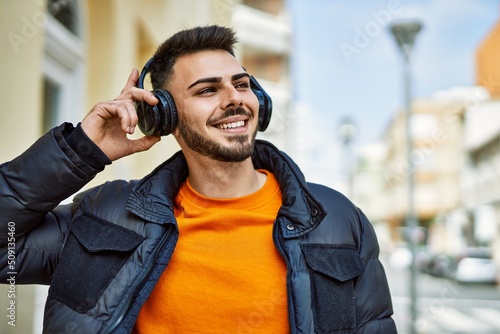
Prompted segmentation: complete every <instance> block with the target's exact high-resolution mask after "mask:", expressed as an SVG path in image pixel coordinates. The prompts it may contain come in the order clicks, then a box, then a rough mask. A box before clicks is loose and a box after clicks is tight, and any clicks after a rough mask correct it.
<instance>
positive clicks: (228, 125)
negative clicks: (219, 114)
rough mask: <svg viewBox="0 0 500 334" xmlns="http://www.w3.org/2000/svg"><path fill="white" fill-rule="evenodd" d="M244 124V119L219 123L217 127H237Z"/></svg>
mask: <svg viewBox="0 0 500 334" xmlns="http://www.w3.org/2000/svg"><path fill="white" fill-rule="evenodd" d="M242 126H245V121H238V122H233V123H225V124H219V125H217V127H218V128H219V129H234V128H239V127H242Z"/></svg>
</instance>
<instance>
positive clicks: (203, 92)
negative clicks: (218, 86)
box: [197, 87, 215, 95]
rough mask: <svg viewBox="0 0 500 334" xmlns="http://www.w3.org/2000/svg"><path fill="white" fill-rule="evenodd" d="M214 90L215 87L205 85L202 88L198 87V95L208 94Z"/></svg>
mask: <svg viewBox="0 0 500 334" xmlns="http://www.w3.org/2000/svg"><path fill="white" fill-rule="evenodd" d="M213 92H215V88H213V87H207V88H203V89H200V90H199V91H198V93H197V94H198V95H203V94H210V93H213Z"/></svg>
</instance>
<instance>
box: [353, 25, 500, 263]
mask: <svg viewBox="0 0 500 334" xmlns="http://www.w3.org/2000/svg"><path fill="white" fill-rule="evenodd" d="M499 46H500V21H498V20H497V22H496V24H495V25H494V27H492V29H491V30H490V31H489V32H488V34H487V35H486V36H484V38H483V39H482V40H481V41H479V43H478V47H477V49H476V54H475V56H476V58H475V67H476V68H475V70H476V85H475V86H471V87H451V88H449V89H448V90H446V91H442V92H436V93H435V94H434V95H433V96H431V97H428V98H419V99H415V100H414V101H413V104H412V113H413V114H412V120H411V122H412V129H411V131H412V136H413V148H414V149H413V152H412V155H411V157H412V158H411V161H408V159H407V154H406V145H405V144H406V143H405V138H406V133H405V113H404V112H402V111H399V112H397V113H395V114H394V116H393V118H392V120H391V121H390V122H389V124H388V126H387V128H386V131H385V133H384V136H383V141H382V145H383V149H382V150H378V152H380V154H374V153H373V148H367V149H368V150H372V152H371V153H370V154H361V155H360V159H359V161H358V167H357V171H356V179H355V193H354V201H355V202H356V203H357V204H359V206H360V207H363V208H367V210H366V211H367V212H366V213H367V215H368V216H369V217H370V218H372V217H373V218H372V220H373V221H382V222H386V223H387V224H388V226H389V227H390V231H391V233H392V239H393V240H395V241H403V240H404V235H403V230H404V229H403V227H404V226H405V217H406V213H407V211H408V207H407V206H408V192H407V186H408V182H407V178H408V165H409V164H410V163H411V164H412V165H413V167H414V178H415V190H414V191H415V193H414V200H415V203H414V205H415V211H416V216H417V219H418V222H419V226H420V227H422V228H421V229H420V231H421V232H422V233H421V235H420V236H421V239H420V240H419V241H420V242H421V243H422V244H426V245H427V246H428V248H429V250H430V251H431V252H433V253H437V254H439V253H441V254H448V255H455V256H460V255H464V254H465V253H466V252H467V251H468V250H470V249H477V248H482V249H486V250H490V251H491V254H492V256H493V258H494V260H495V261H496V263H497V265H498V267H499V268H500V62H499V61H498V59H500V47H499ZM377 179H378V180H379V182H376V181H375V180H377ZM380 181H381V182H380ZM367 185H369V186H367ZM373 194H375V195H373ZM373 207H375V208H373ZM370 208H372V209H370ZM377 208H378V209H377ZM380 208H381V210H379V209H380Z"/></svg>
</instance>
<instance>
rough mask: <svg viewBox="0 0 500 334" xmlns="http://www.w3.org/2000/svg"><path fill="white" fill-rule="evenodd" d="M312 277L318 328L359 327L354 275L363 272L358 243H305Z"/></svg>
mask: <svg viewBox="0 0 500 334" xmlns="http://www.w3.org/2000/svg"><path fill="white" fill-rule="evenodd" d="M300 246H301V249H302V253H303V254H304V257H305V260H306V263H307V267H308V270H309V275H310V278H311V298H312V305H313V307H312V308H313V317H314V328H315V332H316V333H319V334H324V333H337V334H339V333H352V332H353V331H355V329H356V304H355V299H354V279H355V278H356V277H358V276H359V275H360V274H361V273H362V272H363V262H362V261H361V258H360V257H359V254H358V252H357V250H356V248H355V247H352V246H348V245H330V244H301V245H300Z"/></svg>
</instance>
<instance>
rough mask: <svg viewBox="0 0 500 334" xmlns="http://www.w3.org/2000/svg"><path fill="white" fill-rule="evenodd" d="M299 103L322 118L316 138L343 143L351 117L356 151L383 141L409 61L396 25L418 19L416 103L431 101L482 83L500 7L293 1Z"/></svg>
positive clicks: (419, 0) (407, 0) (454, 2)
mask: <svg viewBox="0 0 500 334" xmlns="http://www.w3.org/2000/svg"><path fill="white" fill-rule="evenodd" d="M287 7H288V11H289V13H290V17H291V22H292V31H293V33H292V44H293V50H292V56H291V64H292V78H293V79H292V80H293V90H294V99H295V100H297V101H301V103H305V104H306V105H307V106H308V107H309V108H311V110H312V111H313V114H314V122H313V123H315V127H316V130H318V131H316V133H319V132H321V133H323V134H325V133H326V134H327V135H326V136H327V137H326V140H330V137H331V140H332V141H338V137H336V129H337V128H338V126H339V124H340V122H341V120H342V118H343V117H345V116H346V115H349V117H350V118H351V119H352V120H353V122H354V124H355V127H356V137H355V140H354V144H355V145H356V147H360V146H363V145H365V144H367V143H370V142H373V141H376V140H378V139H379V138H380V137H381V135H382V133H383V131H384V129H385V128H386V127H387V125H388V123H389V121H390V119H391V116H392V115H393V114H394V112H395V111H396V110H397V109H398V108H399V107H401V105H402V104H403V103H404V93H403V86H402V83H403V74H402V73H403V72H402V71H403V60H402V56H401V53H400V52H399V50H398V49H397V46H396V43H395V41H394V39H393V37H392V35H391V34H390V32H389V23H390V22H392V21H393V20H404V19H418V20H419V21H420V22H421V23H422V24H423V28H422V30H421V31H420V33H419V34H418V35H417V37H416V41H415V44H414V48H413V51H412V62H411V66H412V79H413V80H412V85H413V89H412V95H413V97H414V98H419V97H422V98H426V97H430V96H432V95H433V94H434V93H435V92H437V91H442V90H447V89H450V88H452V87H456V86H472V85H474V81H475V72H474V71H475V70H474V68H475V65H474V52H475V49H476V48H477V46H478V45H479V43H480V41H481V39H482V38H484V36H486V34H487V33H488V32H489V30H490V29H491V28H492V27H493V25H494V22H495V21H496V20H497V19H498V17H499V16H500V15H499V14H500V5H499V0H357V1H347V0H344V1H342V0H307V1H304V0H287Z"/></svg>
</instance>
